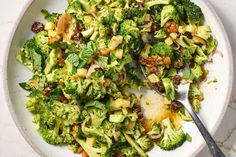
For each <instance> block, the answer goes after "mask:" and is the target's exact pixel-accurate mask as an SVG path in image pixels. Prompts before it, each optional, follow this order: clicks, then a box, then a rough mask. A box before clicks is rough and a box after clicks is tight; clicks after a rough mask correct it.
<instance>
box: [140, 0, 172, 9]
mask: <svg viewBox="0 0 236 157" xmlns="http://www.w3.org/2000/svg"><path fill="white" fill-rule="evenodd" d="M170 2H171V0H151V1H148V2H146V3H144V6H145V7H147V8H150V7H152V6H155V5H161V4H170Z"/></svg>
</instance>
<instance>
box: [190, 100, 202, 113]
mask: <svg viewBox="0 0 236 157" xmlns="http://www.w3.org/2000/svg"><path fill="white" fill-rule="evenodd" d="M190 103H191V105H192V108H193V110H194V111H195V112H196V113H199V111H200V108H201V101H200V100H198V99H192V100H190Z"/></svg>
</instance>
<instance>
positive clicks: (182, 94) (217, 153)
mask: <svg viewBox="0 0 236 157" xmlns="http://www.w3.org/2000/svg"><path fill="white" fill-rule="evenodd" d="M139 66H140V69H141V71H142V74H143V76H144V77H145V78H147V76H146V73H145V69H144V67H143V66H142V65H139ZM189 87H190V83H186V84H180V85H179V86H178V89H177V92H178V93H179V99H178V101H179V102H180V103H182V104H183V106H184V107H185V108H186V109H187V111H188V112H189V114H190V116H191V117H192V119H193V121H194V122H195V124H196V125H197V128H198V130H199V131H200V133H201V134H202V136H203V138H204V139H205V141H206V143H207V146H208V148H209V150H210V152H211V154H212V156H213V157H225V155H224V153H223V152H222V151H221V149H220V148H219V147H218V146H217V144H216V142H215V141H214V139H213V138H212V136H211V135H210V133H209V132H208V131H207V129H206V127H205V126H204V124H203V123H202V122H201V120H200V119H199V117H198V116H197V114H196V113H195V112H194V110H193V108H192V106H191V104H190V102H189V98H188V93H189ZM153 90H155V91H156V92H157V93H159V94H161V93H160V92H159V91H158V90H157V88H155V86H153ZM161 95H162V94H161Z"/></svg>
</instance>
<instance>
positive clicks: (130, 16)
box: [122, 7, 145, 19]
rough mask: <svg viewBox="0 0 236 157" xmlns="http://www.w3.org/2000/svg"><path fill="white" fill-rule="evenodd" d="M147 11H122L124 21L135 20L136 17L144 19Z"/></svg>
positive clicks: (138, 9)
mask: <svg viewBox="0 0 236 157" xmlns="http://www.w3.org/2000/svg"><path fill="white" fill-rule="evenodd" d="M144 13H145V11H143V10H141V9H140V8H133V7H132V8H126V9H123V10H122V15H123V19H133V18H134V17H142V16H143V15H144Z"/></svg>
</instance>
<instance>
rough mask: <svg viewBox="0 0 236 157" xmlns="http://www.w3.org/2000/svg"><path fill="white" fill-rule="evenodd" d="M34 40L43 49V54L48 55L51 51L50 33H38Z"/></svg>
mask: <svg viewBox="0 0 236 157" xmlns="http://www.w3.org/2000/svg"><path fill="white" fill-rule="evenodd" d="M34 38H35V42H36V44H37V45H38V47H39V48H40V49H41V52H42V53H43V54H48V53H49V51H50V47H49V45H48V33H47V32H46V31H41V32H38V33H37V34H36V36H35V37H34Z"/></svg>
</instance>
